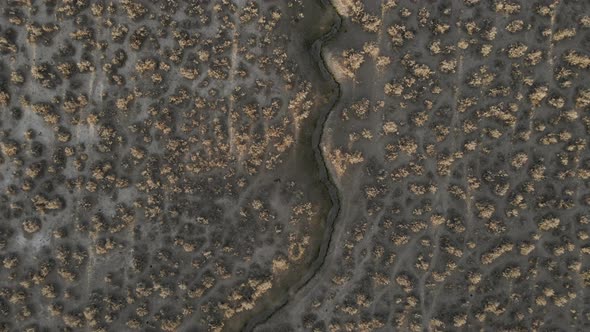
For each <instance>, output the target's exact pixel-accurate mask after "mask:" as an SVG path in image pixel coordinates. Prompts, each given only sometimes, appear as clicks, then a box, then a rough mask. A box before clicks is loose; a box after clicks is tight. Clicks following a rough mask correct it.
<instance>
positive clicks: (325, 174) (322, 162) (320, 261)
mask: <svg viewBox="0 0 590 332" xmlns="http://www.w3.org/2000/svg"><path fill="white" fill-rule="evenodd" d="M320 1H321V3H322V5H323V6H324V7H325V8H326V10H329V8H332V10H334V12H335V14H336V15H335V16H336V21H335V22H334V24H333V25H332V27H331V29H330V31H328V32H327V33H326V34H324V35H323V36H321V37H320V38H319V39H317V40H316V41H315V42H314V43H313V44H312V46H311V53H312V57H313V59H314V60H315V61H316V62H317V64H318V67H319V68H320V71H321V73H322V76H323V77H324V78H325V79H326V80H328V81H331V82H333V84H334V85H335V93H336V96H335V98H334V100H333V101H332V103H331V105H330V107H329V108H326V109H325V110H324V111H322V113H321V114H320V115H319V117H318V120H317V125H316V128H315V129H314V132H313V135H312V140H311V142H312V149H313V151H314V156H315V159H316V162H317V164H318V168H319V173H320V181H321V182H322V183H323V184H324V186H326V189H327V190H328V193H329V195H330V201H331V203H332V206H331V208H330V211H329V212H328V216H327V218H326V229H325V230H324V238H323V240H322V243H321V245H320V248H319V250H318V254H317V256H316V258H315V260H314V261H313V263H312V264H311V266H310V268H309V271H307V273H305V275H304V276H303V277H302V278H301V279H300V280H299V281H297V282H296V283H295V284H293V285H292V286H291V287H290V288H289V293H288V295H287V298H286V299H285V300H284V301H282V302H281V303H280V304H279V305H278V306H277V307H275V308H272V309H271V310H270V311H268V312H265V313H262V314H261V315H259V316H258V317H254V318H253V319H251V320H250V321H249V322H248V323H247V324H246V326H245V327H244V329H243V331H253V330H254V329H255V328H256V327H258V326H259V325H261V324H264V323H265V322H267V321H268V320H269V319H270V318H271V317H272V316H274V315H275V314H276V313H277V312H279V311H280V310H281V309H282V308H284V307H285V306H286V305H287V304H288V303H289V302H290V301H291V300H292V299H293V298H294V297H295V295H296V294H297V293H298V292H299V291H300V290H301V289H302V288H303V287H305V286H306V285H307V284H308V283H309V282H310V281H311V280H312V279H313V278H314V277H315V276H316V274H317V273H318V272H319V271H320V269H321V267H322V266H323V265H324V262H325V260H326V256H327V255H328V249H329V248H330V243H331V242H332V235H333V231H334V223H335V221H336V218H337V217H338V214H339V213H340V197H339V196H338V188H337V187H336V184H335V183H334V181H333V179H332V178H331V177H330V172H329V171H328V167H327V166H326V159H325V156H324V153H323V151H322V148H321V142H322V137H323V134H324V128H325V125H326V121H327V120H328V115H329V114H330V113H331V112H332V110H333V109H334V108H335V107H336V105H337V103H338V101H339V100H340V96H341V93H342V91H341V89H340V83H338V81H337V80H336V78H335V77H334V75H332V73H331V72H330V71H329V70H328V68H327V66H326V62H325V59H324V57H323V55H322V47H323V45H324V43H326V42H327V41H329V40H330V39H332V38H333V37H334V36H335V35H336V34H337V33H338V31H339V30H340V27H341V25H342V18H341V17H340V15H339V14H338V12H337V11H336V8H334V6H333V5H332V3H331V1H330V0H320Z"/></svg>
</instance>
